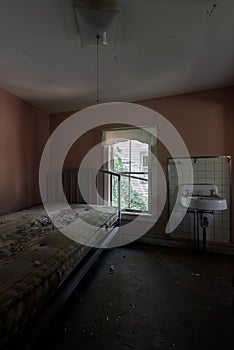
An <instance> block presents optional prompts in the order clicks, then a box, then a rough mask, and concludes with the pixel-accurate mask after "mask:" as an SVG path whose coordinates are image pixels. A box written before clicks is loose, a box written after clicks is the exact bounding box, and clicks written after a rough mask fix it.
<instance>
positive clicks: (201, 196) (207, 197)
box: [179, 184, 227, 210]
mask: <svg viewBox="0 0 234 350" xmlns="http://www.w3.org/2000/svg"><path fill="white" fill-rule="evenodd" d="M179 192H180V203H181V204H182V205H183V207H186V208H191V209H196V210H225V209H227V201H226V199H224V198H222V197H221V196H220V195H219V194H218V187H217V186H216V185H214V184H193V185H191V184H183V185H180V189H179Z"/></svg>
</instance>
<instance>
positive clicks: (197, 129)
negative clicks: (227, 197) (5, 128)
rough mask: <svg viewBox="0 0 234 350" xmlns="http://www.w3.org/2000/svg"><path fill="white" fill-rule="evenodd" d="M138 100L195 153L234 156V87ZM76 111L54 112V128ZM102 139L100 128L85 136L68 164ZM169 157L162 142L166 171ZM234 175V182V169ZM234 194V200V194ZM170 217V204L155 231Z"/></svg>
mask: <svg viewBox="0 0 234 350" xmlns="http://www.w3.org/2000/svg"><path fill="white" fill-rule="evenodd" d="M136 103H139V104H141V105H144V106H147V107H149V108H152V109H154V110H156V111H158V112H159V113H161V114H162V115H163V116H164V117H166V118H167V119H168V120H169V121H170V122H171V123H172V124H173V125H174V126H175V127H176V128H177V130H178V131H179V133H180V134H181V136H182V138H183V139H184V141H185V142H186V144H187V147H188V149H189V152H190V154H191V156H212V155H231V156H232V157H233V159H234V142H233V138H234V133H233V130H234V88H226V89H217V90H210V91H205V92H199V93H192V94H186V95H179V96H171V97H164V98H156V99H151V100H147V101H139V102H136ZM72 113H73V112H67V113H62V114H55V115H51V119H50V120H51V130H54V128H55V127H56V126H57V125H58V124H59V123H60V122H62V120H64V119H65V118H67V117H68V116H69V115H71V114H72ZM100 140H101V134H100V131H97V132H96V131H90V133H89V134H88V137H86V138H85V137H82V140H81V142H80V143H76V144H74V146H73V148H72V149H71V151H70V152H69V154H68V156H67V159H66V162H65V165H66V167H73V166H77V165H78V160H80V158H82V156H83V155H85V153H86V152H87V151H88V150H89V149H90V147H92V146H94V145H95V144H96V143H98V142H100ZM168 156H169V154H168V152H167V151H166V149H165V148H164V147H163V146H162V145H161V144H159V147H158V159H159V161H160V163H161V164H162V166H163V168H164V171H166V166H167V157H168ZM232 174H233V175H232V182H233V183H234V172H232ZM233 188H234V186H233ZM232 197H233V199H234V193H233V196H232ZM233 208H234V200H233ZM167 219H168V212H167V205H166V206H165V209H164V212H163V215H162V216H161V218H160V220H159V221H158V223H157V225H156V227H155V228H154V230H153V233H156V234H164V232H165V230H164V228H165V224H166V222H167ZM233 227H234V221H233Z"/></svg>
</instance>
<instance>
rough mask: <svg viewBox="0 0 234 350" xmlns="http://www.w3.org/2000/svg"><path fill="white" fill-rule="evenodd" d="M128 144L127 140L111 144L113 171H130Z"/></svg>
mask: <svg viewBox="0 0 234 350" xmlns="http://www.w3.org/2000/svg"><path fill="white" fill-rule="evenodd" d="M129 145H130V141H129V140H126V141H121V142H118V143H116V144H114V145H113V155H114V171H117V172H121V171H124V172H126V171H130V159H129V149H130V147H129Z"/></svg>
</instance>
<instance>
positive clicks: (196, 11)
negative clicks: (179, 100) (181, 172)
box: [0, 0, 234, 112]
mask: <svg viewBox="0 0 234 350" xmlns="http://www.w3.org/2000/svg"><path fill="white" fill-rule="evenodd" d="M77 1H79V0H77ZM89 2H92V1H89ZM89 2H88V1H83V3H85V4H86V5H89V4H88V3H89ZM96 2H98V1H96ZM99 2H100V1H99ZM106 2H107V3H108V4H109V8H110V7H112V8H115V9H118V10H119V23H118V33H117V46H116V49H115V50H113V49H101V52H100V55H101V56H100V101H101V102H107V101H133V100H139V99H147V98H152V97H158V96H166V95H175V94H180V93H186V92H192V91H201V90H207V89H212V88H217V87H226V86H233V85H234V1H233V0H217V1H211V0H144V1H143V0H141V1H140V0H115V1H106ZM104 3H105V1H104ZM215 5H216V6H215ZM0 87H2V88H3V89H5V90H7V91H10V92H11V93H13V94H15V95H16V96H19V97H20V98H22V99H24V100H26V101H28V102H31V103H32V104H33V105H35V106H39V107H41V108H43V109H46V110H48V111H51V112H59V111H65V110H72V109H75V108H80V107H85V106H88V105H92V104H95V103H96V49H95V48H93V47H86V48H81V46H80V37H79V32H78V28H77V23H76V19H75V14H74V7H73V3H72V1H71V0H40V1H38V0H37V1H36V0H20V1H12V0H1V1H0Z"/></svg>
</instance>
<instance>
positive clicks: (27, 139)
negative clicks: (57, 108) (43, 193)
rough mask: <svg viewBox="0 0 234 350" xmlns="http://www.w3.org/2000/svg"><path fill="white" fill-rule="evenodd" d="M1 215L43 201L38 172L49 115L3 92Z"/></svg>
mask: <svg viewBox="0 0 234 350" xmlns="http://www.w3.org/2000/svg"><path fill="white" fill-rule="evenodd" d="M0 122H1V128H0V193H1V197H0V213H1V214H3V213H6V212H9V211H15V210H20V209H23V208H26V207H29V206H32V205H34V204H36V203H39V202H40V194H39V186H38V169H39V162H40V158H41V153H42V150H43V148H44V145H45V143H46V141H47V139H48V137H49V114H48V113H45V112H42V111H39V110H38V109H37V108H35V107H33V106H31V105H30V104H28V103H25V102H23V101H22V100H20V99H19V98H17V97H15V96H13V95H11V94H9V93H7V92H5V91H3V90H1V89H0Z"/></svg>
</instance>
